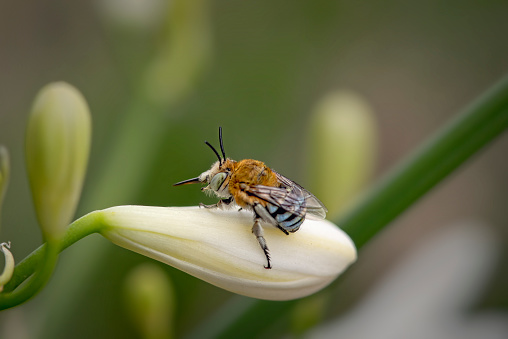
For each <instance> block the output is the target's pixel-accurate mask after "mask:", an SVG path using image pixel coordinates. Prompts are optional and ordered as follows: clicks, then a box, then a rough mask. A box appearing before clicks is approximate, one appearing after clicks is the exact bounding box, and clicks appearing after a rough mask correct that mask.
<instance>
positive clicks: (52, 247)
mask: <svg viewBox="0 0 508 339" xmlns="http://www.w3.org/2000/svg"><path fill="white" fill-rule="evenodd" d="M101 226H102V222H101V219H100V214H99V213H98V211H95V212H91V213H89V214H87V215H85V216H83V217H81V218H80V219H78V220H76V221H75V222H73V223H72V224H71V225H70V226H69V228H68V230H67V232H66V233H65V235H64V236H63V238H62V240H60V241H58V242H53V241H50V242H47V243H45V244H43V245H41V246H40V247H39V248H37V249H36V250H35V251H33V252H32V253H31V254H30V255H28V256H27V257H26V258H25V259H23V260H22V261H21V262H20V263H19V264H17V265H16V268H15V269H14V273H13V276H12V279H11V280H10V281H9V282H8V283H7V284H6V285H5V286H4V292H3V293H0V310H3V309H6V308H10V307H13V306H16V305H19V304H21V303H23V302H25V301H26V300H28V299H30V298H31V297H33V296H34V295H35V294H37V293H38V292H39V291H40V290H41V289H42V287H44V285H45V284H46V283H47V281H48V280H49V278H50V277H51V273H52V272H53V269H54V267H55V265H56V261H57V258H58V254H59V253H60V252H61V251H63V250H64V249H66V248H67V247H69V246H70V245H72V244H73V243H75V242H76V241H78V240H79V239H82V238H84V237H86V236H87V235H90V234H92V233H96V232H98V231H99V230H100V228H101ZM34 273H35V274H34ZM30 277H31V278H30ZM28 278H30V280H29V281H28V282H27V283H26V284H25V285H23V286H22V287H20V288H19V289H16V288H17V287H18V286H19V285H21V283H23V282H24V281H25V280H27V279H28Z"/></svg>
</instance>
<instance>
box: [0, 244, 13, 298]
mask: <svg viewBox="0 0 508 339" xmlns="http://www.w3.org/2000/svg"><path fill="white" fill-rule="evenodd" d="M9 248H11V244H10V242H9V243H5V242H4V243H1V244H0V251H1V252H2V253H3V254H4V257H5V266H4V271H3V272H2V274H1V275H0V292H2V290H3V289H4V285H5V284H7V283H8V282H9V281H10V280H11V278H12V274H13V272H14V257H13V256H12V253H11V251H9Z"/></svg>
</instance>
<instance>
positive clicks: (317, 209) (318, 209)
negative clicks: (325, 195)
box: [274, 171, 328, 219]
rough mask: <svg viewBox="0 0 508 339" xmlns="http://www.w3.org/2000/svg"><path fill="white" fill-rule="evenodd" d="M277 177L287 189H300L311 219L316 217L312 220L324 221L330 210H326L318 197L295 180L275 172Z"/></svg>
mask: <svg viewBox="0 0 508 339" xmlns="http://www.w3.org/2000/svg"><path fill="white" fill-rule="evenodd" d="M274 173H275V175H276V176H277V179H279V181H280V182H281V183H282V184H283V185H284V186H286V187H289V188H293V189H295V188H297V189H299V190H300V191H301V192H302V194H303V196H304V198H305V204H306V207H307V213H308V214H309V217H311V218H312V217H314V218H312V219H324V218H325V217H326V213H327V212H328V209H326V207H325V205H324V204H323V203H322V202H321V201H320V200H319V199H318V198H316V196H315V195H314V194H312V193H310V192H309V191H307V190H306V189H305V188H303V187H302V186H301V185H299V184H298V183H296V182H294V181H293V180H291V179H289V178H286V177H285V176H283V175H282V174H280V173H277V172H275V171H274Z"/></svg>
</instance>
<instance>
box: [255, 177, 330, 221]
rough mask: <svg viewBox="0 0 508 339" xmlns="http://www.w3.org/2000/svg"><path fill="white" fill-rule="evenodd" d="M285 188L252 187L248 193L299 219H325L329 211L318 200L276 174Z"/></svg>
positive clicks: (300, 187) (292, 182)
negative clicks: (307, 217)
mask: <svg viewBox="0 0 508 339" xmlns="http://www.w3.org/2000/svg"><path fill="white" fill-rule="evenodd" d="M275 174H276V176H277V179H279V181H280V182H281V183H282V185H283V186H284V187H271V186H262V185H256V186H251V187H249V189H248V192H249V193H250V194H252V195H254V196H256V197H258V198H260V199H262V200H265V201H266V202H268V203H270V204H272V205H274V206H277V207H281V208H282V209H284V210H285V211H287V212H290V213H292V214H294V215H296V216H299V217H302V218H303V217H305V216H306V214H307V216H313V217H315V218H318V219H323V218H324V217H325V216H326V212H328V210H327V209H326V207H325V206H324V205H323V203H322V202H321V201H319V199H318V198H316V197H315V196H314V195H313V194H312V193H310V192H309V191H307V190H306V189H305V188H303V187H302V186H300V185H298V184H297V183H296V182H294V181H292V180H291V179H288V178H286V177H285V176H283V175H281V174H279V173H277V172H275Z"/></svg>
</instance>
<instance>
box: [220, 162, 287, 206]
mask: <svg viewBox="0 0 508 339" xmlns="http://www.w3.org/2000/svg"><path fill="white" fill-rule="evenodd" d="M228 161H230V162H231V163H232V166H231V167H232V173H231V179H230V181H229V192H230V193H231V195H232V196H233V198H234V199H235V202H236V204H237V205H239V206H240V207H244V208H245V207H250V206H252V205H253V204H254V203H255V202H258V203H260V204H262V205H263V206H265V205H266V202H265V201H264V200H261V199H259V198H257V197H255V196H252V195H249V194H248V193H247V192H248V190H249V187H250V186H256V185H263V186H272V187H279V186H280V184H279V181H278V179H277V177H276V175H275V173H274V172H273V171H272V170H271V169H270V168H269V167H268V166H266V165H265V164H264V163H263V162H262V161H258V160H253V159H244V160H241V161H238V162H234V163H233V161H232V160H229V159H227V161H226V163H224V164H223V166H228V165H230V164H228Z"/></svg>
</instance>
